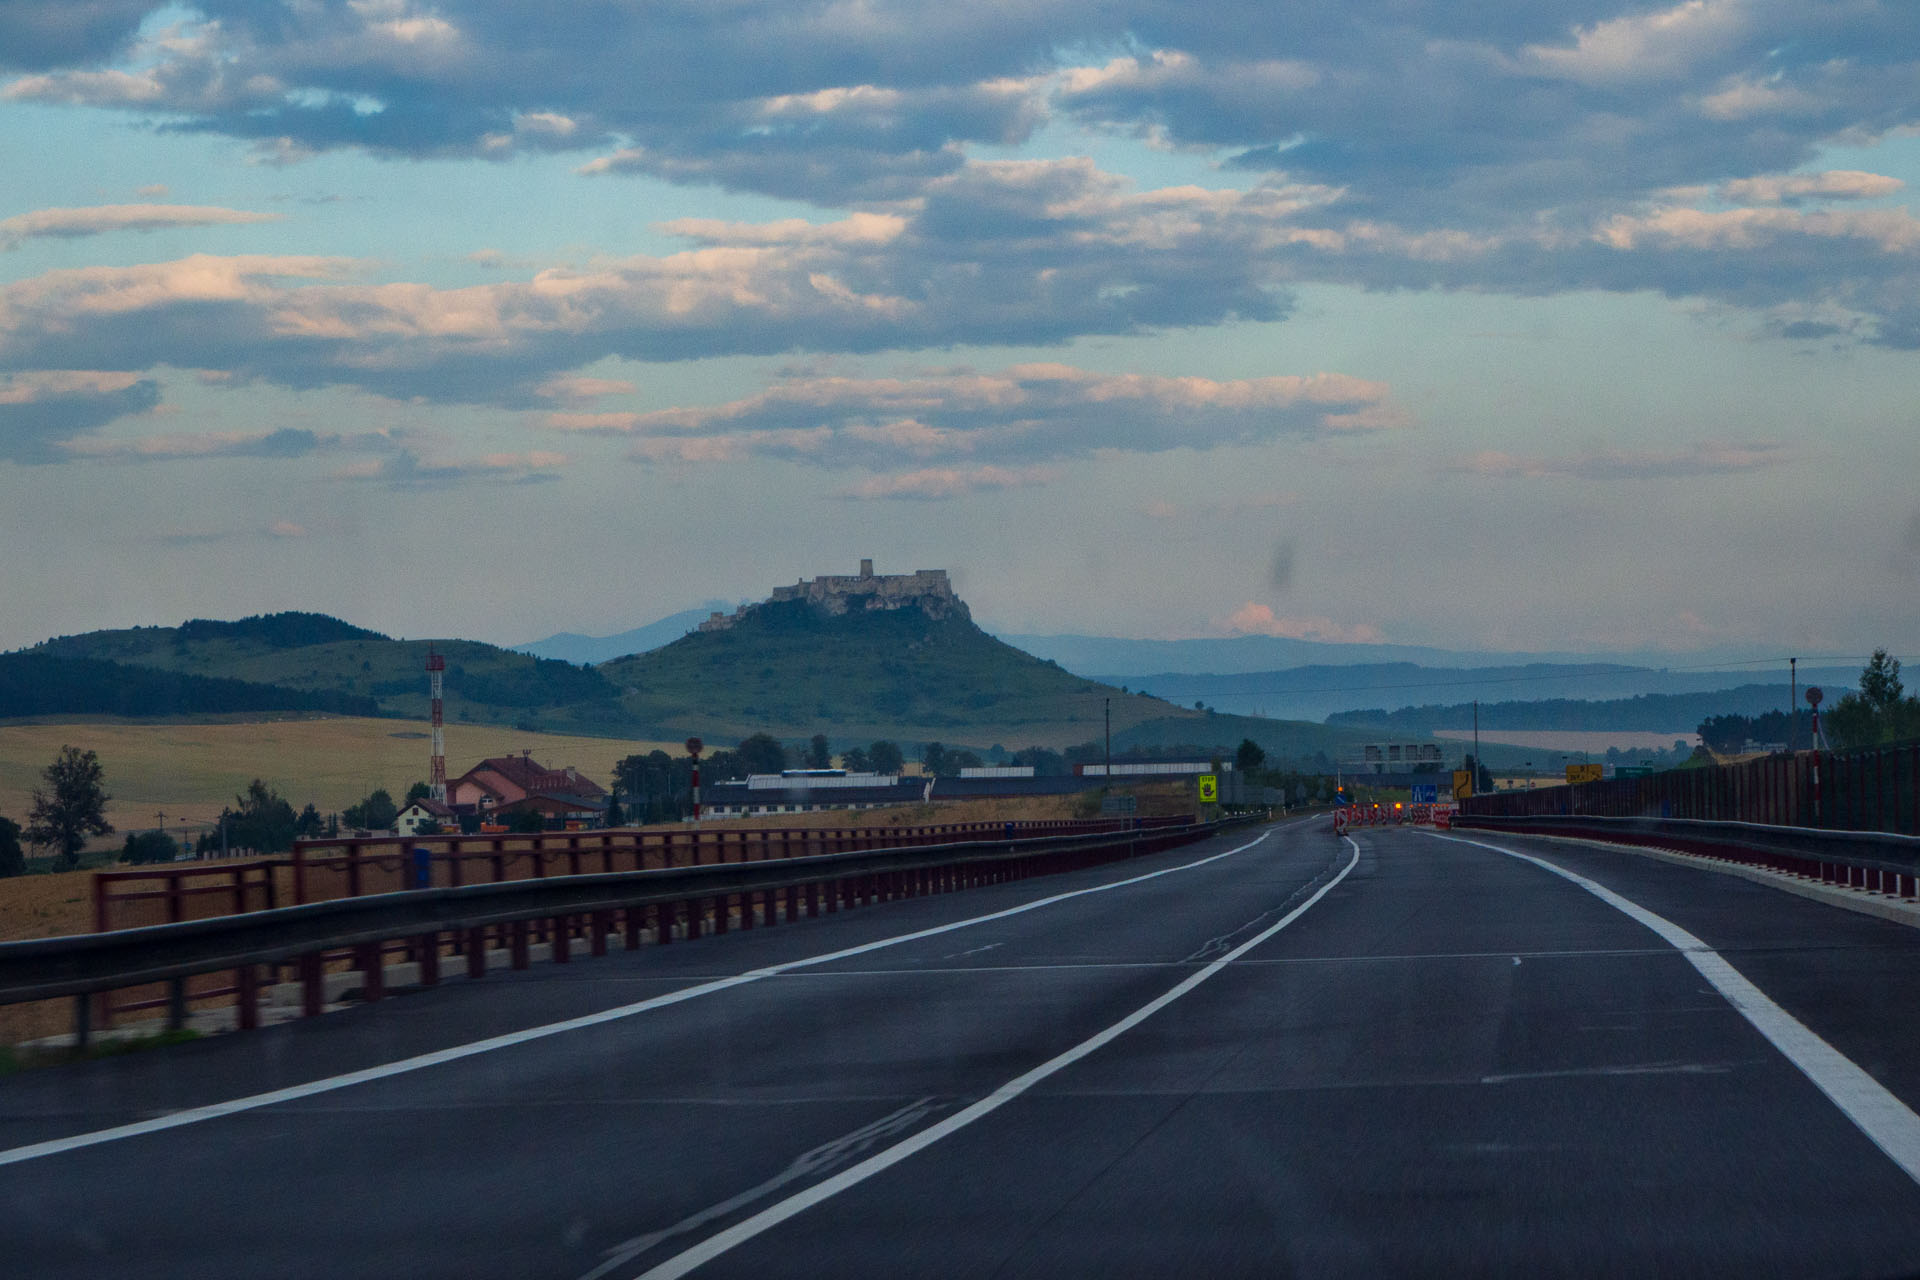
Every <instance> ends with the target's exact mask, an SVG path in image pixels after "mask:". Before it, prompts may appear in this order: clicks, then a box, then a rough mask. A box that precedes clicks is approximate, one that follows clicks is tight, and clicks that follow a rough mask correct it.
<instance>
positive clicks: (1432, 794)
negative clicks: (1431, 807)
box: [1413, 782, 1440, 804]
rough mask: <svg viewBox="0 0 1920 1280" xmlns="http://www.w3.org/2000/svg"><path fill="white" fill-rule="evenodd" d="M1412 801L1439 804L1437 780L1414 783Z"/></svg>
mask: <svg viewBox="0 0 1920 1280" xmlns="http://www.w3.org/2000/svg"><path fill="white" fill-rule="evenodd" d="M1413 802H1414V803H1415V804H1439V803H1440V784H1439V783H1437V782H1416V783H1414V784H1413Z"/></svg>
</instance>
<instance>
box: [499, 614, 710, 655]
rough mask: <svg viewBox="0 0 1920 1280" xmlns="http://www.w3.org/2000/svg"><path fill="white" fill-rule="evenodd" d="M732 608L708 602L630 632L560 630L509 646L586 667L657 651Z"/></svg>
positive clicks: (515, 650) (522, 651)
mask: <svg viewBox="0 0 1920 1280" xmlns="http://www.w3.org/2000/svg"><path fill="white" fill-rule="evenodd" d="M732 607H733V605H732V604H730V603H728V602H727V601H725V600H709V601H707V602H706V603H705V604H703V605H701V606H700V607H699V608H698V609H682V610H681V611H680V612H679V613H670V614H668V615H667V616H666V617H664V618H661V619H660V620H659V621H657V622H649V623H647V624H646V625H645V626H641V627H634V628H633V629H632V630H629V631H621V632H618V633H617V634H614V635H610V636H588V635H581V634H579V633H578V632H574V631H562V632H559V633H557V634H555V635H550V636H548V637H547V638H546V639H544V640H532V641H529V642H528V643H526V644H517V645H514V646H512V647H513V651H514V652H515V653H530V654H532V655H533V656H534V657H536V658H553V659H556V660H558V661H560V662H576V663H590V664H598V663H602V662H611V661H612V660H613V659H615V658H624V657H627V656H629V655H631V654H636V653H645V652H646V651H647V650H649V649H658V648H659V647H660V646H661V645H663V644H672V643H673V642H674V641H675V640H678V639H679V638H680V637H681V636H683V635H686V634H687V633H688V632H689V631H692V630H693V629H694V628H695V627H697V626H699V625H700V624H701V623H703V622H705V621H706V620H707V617H708V615H709V614H712V613H717V612H725V611H726V610H728V609H731V608H732Z"/></svg>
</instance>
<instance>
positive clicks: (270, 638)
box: [22, 613, 636, 733]
mask: <svg viewBox="0 0 1920 1280" xmlns="http://www.w3.org/2000/svg"><path fill="white" fill-rule="evenodd" d="M431 643H432V646H433V648H434V649H435V650H436V651H437V652H439V653H440V654H442V655H444V656H445V658H446V660H447V680H446V713H447V718H448V720H450V721H454V722H459V721H471V722H476V723H486V724H523V725H529V726H536V727H539V728H550V729H559V730H573V731H576V732H587V733H624V732H630V731H631V730H633V729H634V728H635V727H636V726H634V725H632V724H631V722H629V721H628V719H627V718H626V715H625V713H624V712H623V711H622V709H621V707H620V704H619V693H618V690H616V689H615V688H614V687H613V686H612V685H610V684H608V683H607V681H606V680H605V679H603V678H602V677H601V676H600V675H599V674H598V673H597V672H595V671H592V670H590V669H587V668H584V667H576V666H574V665H573V664H572V663H567V662H555V661H551V660H548V659H544V658H534V657H530V656H528V655H527V654H523V653H514V652H512V651H511V650H507V649H501V648H498V647H496V646H494V645H490V644H481V643H478V642H477V641H472V640H436V641H433V642H431ZM428 644H429V642H428V641H426V640H395V639H392V638H391V637H389V636H384V635H382V634H380V633H379V632H377V631H369V630H366V629H365V628H362V627H356V626H353V625H351V624H349V623H345V622H342V621H340V620H339V619H337V618H331V617H328V616H326V615H324V614H316V613H277V614H265V615H261V616H258V617H252V618H242V619H240V620H238V621H235V622H212V621H206V620H199V619H196V620H194V621H190V622H186V623H183V624H181V625H180V626H178V627H133V628H130V629H127V630H122V631H93V632H88V633H86V634H84V635H77V636H62V637H60V638H59V639H55V640H49V641H47V642H45V643H44V644H40V645H36V646H34V647H33V648H31V649H27V650H23V651H22V654H23V655H37V656H41V657H47V658H58V659H66V660H83V659H84V660H92V661H100V662H114V663H120V664H122V665H124V666H128V667H139V668H150V669H153V670H157V671H163V672H171V673H175V674H178V675H181V676H191V677H204V678H217V679H226V680H238V681H244V682H247V683H248V684H252V685H270V686H273V687H275V688H278V689H281V690H290V691H298V692H301V693H306V694H327V695H336V696H343V697H345V698H346V699H349V700H351V703H352V705H353V706H354V707H355V708H357V714H362V715H365V714H376V715H385V716H396V717H403V718H408V719H425V718H426V715H427V677H426V672H425V667H426V659H427V648H428ZM325 709H334V708H325ZM194 710H198V708H195V709H194ZM123 714H127V713H123ZM132 714H140V713H132Z"/></svg>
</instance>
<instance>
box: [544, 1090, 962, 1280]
mask: <svg viewBox="0 0 1920 1280" xmlns="http://www.w3.org/2000/svg"><path fill="white" fill-rule="evenodd" d="M946 1105H948V1104H947V1103H945V1102H943V1101H942V1100H941V1099H939V1098H934V1097H927V1098H920V1099H918V1100H917V1101H914V1102H909V1103H908V1104H907V1105H906V1106H904V1107H901V1108H899V1109H898V1110H896V1111H893V1112H890V1113H888V1114H887V1115H884V1116H881V1117H880V1118H879V1119H878V1120H875V1121H872V1122H870V1123H868V1124H864V1125H861V1126H860V1127H859V1128H858V1129H855V1130H854V1131H853V1132H852V1133H848V1134H843V1135H841V1136H840V1137H838V1138H835V1139H834V1140H833V1141H831V1142H827V1143H823V1144H821V1145H820V1146H817V1147H815V1148H814V1149H813V1150H811V1151H808V1152H804V1153H803V1154H801V1155H799V1156H796V1157H795V1158H794V1159H793V1161H792V1163H790V1164H789V1165H787V1167H786V1168H784V1169H782V1170H781V1171H780V1172H779V1173H776V1174H774V1175H773V1176H772V1177H771V1178H768V1179H767V1180H766V1181H765V1182H762V1183H760V1184H759V1185H758V1186H754V1187H748V1188H747V1189H746V1190H745V1191H742V1192H740V1193H739V1194H738V1195H734V1196H729V1197H727V1198H726V1199H725V1200H722V1201H721V1202H720V1203H719V1204H716V1205H710V1206H708V1207H707V1208H705V1209H702V1210H701V1211H700V1212H698V1213H695V1214H691V1215H689V1216H687V1217H685V1218H682V1219H681V1220H680V1221H678V1222H676V1223H674V1224H673V1225H672V1226H670V1227H664V1228H662V1229H661V1230H659V1231H649V1232H648V1233H647V1234H645V1235H643V1236H635V1237H633V1239H631V1240H624V1241H622V1242H621V1243H619V1244H617V1245H614V1246H613V1247H612V1248H611V1249H608V1250H607V1251H606V1252H605V1253H604V1254H603V1255H602V1256H604V1257H605V1258H606V1261H605V1262H602V1263H601V1264H600V1265H599V1266H597V1267H595V1268H594V1269H593V1270H591V1271H589V1272H587V1273H586V1274H585V1275H583V1276H581V1277H580V1280H600V1277H602V1276H604V1275H606V1274H607V1273H608V1272H610V1271H618V1270H620V1268H622V1267H624V1266H626V1265H627V1263H629V1262H631V1261H633V1260H634V1259H635V1258H637V1257H639V1256H640V1255H641V1254H643V1253H645V1252H646V1251H647V1250H649V1249H651V1248H653V1247H654V1246H655V1245H657V1244H659V1243H661V1242H662V1241H664V1240H671V1239H673V1237H675V1236H683V1235H686V1234H687V1233H688V1232H690V1231H698V1230H699V1229H700V1228H701V1227H704V1226H706V1225H707V1224H708V1223H709V1222H718V1221H719V1220H720V1219H722V1218H726V1217H730V1216H732V1215H733V1214H735V1213H738V1212H739V1211H740V1210H742V1209H744V1208H746V1207H747V1206H748V1205H750V1204H752V1203H753V1202H754V1201H756V1200H764V1199H766V1198H767V1197H768V1196H770V1195H772V1194H773V1193H774V1192H776V1191H779V1190H780V1189H781V1188H783V1187H785V1186H787V1185H788V1184H790V1183H793V1182H798V1181H799V1180H801V1179H803V1178H811V1177H816V1176H818V1175H820V1174H823V1173H827V1172H830V1171H832V1170H834V1169H837V1168H839V1167H840V1166H841V1165H843V1164H845V1163H846V1162H847V1161H849V1160H851V1159H853V1158H854V1157H855V1156H858V1155H863V1154H865V1153H866V1151H867V1150H868V1148H870V1147H873V1146H875V1145H876V1144H878V1143H880V1142H883V1141H885V1140H887V1139H888V1138H891V1137H893V1136H895V1135H896V1134H901V1133H907V1132H910V1131H911V1130H912V1129H914V1128H915V1127H916V1126H918V1125H919V1124H920V1122H921V1121H922V1120H925V1119H926V1118H927V1117H928V1116H930V1115H932V1114H933V1113H934V1112H935V1111H937V1110H939V1109H940V1108H941V1107H943V1106H946Z"/></svg>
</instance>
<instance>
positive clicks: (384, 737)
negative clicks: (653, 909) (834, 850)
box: [0, 717, 680, 847]
mask: <svg viewBox="0 0 1920 1280" xmlns="http://www.w3.org/2000/svg"><path fill="white" fill-rule="evenodd" d="M69 743H71V744H72V745H74V746H76V747H80V748H82V749H91V750H94V751H97V752H99V753H100V763H101V766H102V768H104V769H105V771H106V789H107V793H108V794H109V795H110V796H111V797H112V799H111V800H110V801H109V802H108V804H107V819H108V821H110V822H112V823H113V825H114V827H115V828H116V829H117V832H118V833H122V834H116V835H114V836H112V837H109V838H108V839H107V840H104V841H101V842H100V843H101V844H103V845H105V844H111V845H113V846H114V847H118V846H119V844H120V843H121V841H122V840H123V839H124V834H123V833H125V832H127V831H130V830H141V829H146V828H151V827H153V826H154V825H155V823H156V818H155V815H156V814H159V813H162V812H164V813H165V814H166V815H167V816H166V826H167V829H168V830H169V831H171V832H173V833H174V834H176V835H177V834H179V832H180V829H181V825H182V824H183V823H184V824H186V825H187V826H188V827H189V828H190V829H191V830H193V831H196V832H197V831H200V830H204V829H205V828H206V827H207V826H208V825H209V824H211V823H212V822H213V820H214V819H215V818H217V817H218V816H219V814H220V809H221V807H222V806H223V805H230V804H232V803H233V801H234V797H235V796H236V795H237V794H238V793H239V792H241V791H243V790H245V788H246V786H247V784H248V783H249V782H251V781H252V780H253V779H255V778H260V779H263V780H264V781H265V782H266V783H267V784H268V785H269V786H271V787H273V788H274V789H275V790H276V791H278V792H279V793H280V794H281V795H282V796H284V797H286V799H287V800H288V801H289V802H290V803H292V805H293V806H294V808H295V809H298V808H300V806H302V805H305V804H308V803H311V804H312V805H313V806H314V807H315V808H317V809H319V810H320V812H322V813H334V812H338V811H339V810H341V809H343V808H345V807H346V806H348V805H350V804H353V803H355V802H356V801H358V800H360V799H361V798H363V797H364V796H366V795H367V793H368V792H370V791H372V790H374V789H375V788H377V787H385V788H386V789H387V790H388V791H389V792H391V793H392V794H393V796H394V798H395V799H399V798H400V797H401V796H403V795H404V794H405V793H406V789H407V788H408V787H409V786H411V785H412V784H413V783H415V782H419V781H424V780H425V779H426V776H427V761H428V754H429V750H430V747H429V740H428V736H427V731H426V729H425V728H423V727H422V726H420V725H417V724H412V723H409V722H407V721H405V720H384V719H370V718H358V717H326V718H314V719H285V720H270V721H264V722H262V721H253V722H247V723H225V724H222V723H215V724H152V723H126V722H120V723H110V722H100V723H89V722H84V721H83V722H72V721H68V722H63V723H57V724H37V723H22V722H13V723H8V724H0V815H5V816H6V817H9V818H12V819H13V820H14V821H16V822H19V823H21V824H22V825H25V823H26V817H27V811H28V809H29V808H30V807H31V805H32V792H33V789H34V788H35V787H36V786H38V785H40V771H41V770H42V769H44V768H45V767H46V765H47V763H48V762H49V761H51V760H52V759H53V758H54V756H55V755H56V754H57V753H58V752H59V750H60V748H61V747H62V746H64V745H66V744H69ZM656 747H659V748H662V749H664V750H669V751H675V752H678V751H679V750H680V747H679V744H677V743H664V742H650V741H647V742H643V741H635V740H632V739H624V738H588V737H576V736H572V735H567V734H553V733H532V732H528V731H525V730H520V729H509V728H503V727H500V726H483V725H449V726H448V727H447V774H448V776H449V777H458V776H459V775H460V774H462V773H464V772H465V771H466V770H468V769H470V768H472V767H473V766H474V765H475V764H477V763H479V762H480V760H482V759H483V758H485V757H487V756H494V755H506V754H508V753H509V752H513V753H518V752H520V751H523V750H524V751H531V752H532V753H533V757H534V759H536V760H538V761H540V762H541V763H542V764H545V765H549V766H551V767H554V768H564V767H566V766H568V765H572V766H573V767H574V768H576V769H578V770H580V772H582V773H584V774H586V775H587V776H588V777H590V778H592V779H594V780H595V781H596V782H599V783H600V784H601V785H602V786H605V785H606V784H607V782H608V781H609V780H610V779H611V777H612V776H613V765H614V762H615V761H616V760H618V759H620V758H621V757H622V756H625V755H627V754H629V753H630V752H635V751H640V752H645V751H651V750H653V749H654V748H656Z"/></svg>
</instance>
